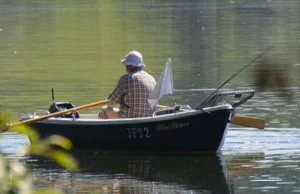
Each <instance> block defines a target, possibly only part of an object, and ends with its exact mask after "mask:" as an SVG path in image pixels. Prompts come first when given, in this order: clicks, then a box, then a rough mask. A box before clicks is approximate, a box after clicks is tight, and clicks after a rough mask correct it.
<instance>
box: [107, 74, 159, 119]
mask: <svg viewBox="0 0 300 194" xmlns="http://www.w3.org/2000/svg"><path fill="white" fill-rule="evenodd" d="M155 85H156V81H155V79H154V78H153V77H152V76H151V75H149V74H148V73H147V72H145V71H143V70H140V71H134V72H130V73H128V74H125V75H123V76H122V77H121V78H120V80H119V82H118V84H117V86H116V87H115V89H114V90H113V91H112V93H110V94H109V96H108V98H107V100H108V104H109V105H115V104H120V114H121V116H123V117H125V118H134V117H146V116H151V114H152V112H153V111H152V110H151V108H150V105H149V102H148V98H149V95H150V94H151V92H152V91H153V89H154V87H155Z"/></svg>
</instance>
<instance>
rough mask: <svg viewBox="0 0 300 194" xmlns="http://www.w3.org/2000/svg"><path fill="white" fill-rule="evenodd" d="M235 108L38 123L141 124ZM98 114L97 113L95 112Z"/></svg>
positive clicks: (56, 120) (215, 107) (224, 105)
mask: <svg viewBox="0 0 300 194" xmlns="http://www.w3.org/2000/svg"><path fill="white" fill-rule="evenodd" d="M226 109H231V110H233V109H234V108H233V107H232V106H231V105H230V104H223V105H218V106H213V107H207V108H203V109H200V110H194V109H193V110H187V111H183V112H175V113H170V114H164V115H158V116H150V117H141V118H121V119H98V118H92V119H91V118H55V117H52V118H49V119H46V120H42V121H39V122H37V123H45V124H69V125H122V124H139V123H151V122H160V121H168V120H174V119H178V118H184V117H189V116H194V115H198V114H203V113H205V112H210V111H217V110H226ZM95 115H96V114H95Z"/></svg>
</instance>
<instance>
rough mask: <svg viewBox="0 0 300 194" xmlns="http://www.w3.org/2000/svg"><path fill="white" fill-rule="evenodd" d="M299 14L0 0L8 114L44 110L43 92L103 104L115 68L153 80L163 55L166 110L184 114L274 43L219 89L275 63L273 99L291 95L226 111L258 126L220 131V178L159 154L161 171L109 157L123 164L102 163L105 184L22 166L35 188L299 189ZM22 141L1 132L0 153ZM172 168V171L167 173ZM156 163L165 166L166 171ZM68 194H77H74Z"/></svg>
mask: <svg viewBox="0 0 300 194" xmlns="http://www.w3.org/2000/svg"><path fill="white" fill-rule="evenodd" d="M299 8H300V2H299V1H298V0H285V1H283V0H264V1H262V0H252V1H247V0H237V1H230V0H210V1H208V0H188V1H178V0H166V1H143V0H139V1H124V0H123V1H122V0H114V1H104V0H101V1H100V0H99V1H95V0H90V1H75V0H69V1H59V0H56V1H45V0H42V1H41V0H40V1H38V0H27V1H20V0H17V1H6V0H4V1H0V68H1V73H0V99H1V101H0V105H1V106H4V107H6V108H8V109H9V110H11V111H12V112H13V114H14V115H15V116H16V117H18V116H19V114H20V113H24V112H29V111H34V110H36V109H48V107H49V105H50V104H51V102H52V98H51V89H52V88H54V89H55V100H56V101H71V102H72V103H73V104H74V105H75V106H80V105H84V104H88V103H92V102H96V101H100V100H104V99H105V98H106V97H107V95H108V94H109V92H110V91H111V90H112V89H113V88H114V86H115V84H116V82H117V81H118V79H119V78H120V77H121V76H122V75H123V74H124V73H125V69H124V67H123V66H122V64H121V63H120V59H122V58H123V57H124V56H125V54H126V53H127V52H128V51H130V50H138V51H140V52H141V53H142V54H143V56H144V62H145V63H146V65H147V66H146V70H147V71H148V72H150V73H151V74H152V75H153V76H154V77H155V78H156V79H158V77H159V75H160V73H161V72H162V71H163V69H164V66H165V63H166V61H167V60H168V58H171V60H172V64H173V77H174V87H175V93H174V96H175V98H176V102H177V103H178V104H189V105H191V106H192V107H194V106H196V105H197V104H199V103H200V102H201V100H203V99H204V98H205V97H206V96H207V95H208V94H210V93H211V92H212V91H213V90H214V89H216V88H218V87H219V86H220V85H221V84H222V83H224V82H225V81H226V80H227V79H228V78H230V77H231V76H232V75H233V74H235V73H236V72H238V71H239V70H240V69H242V68H243V67H244V66H245V65H247V64H249V63H250V62H251V61H252V60H254V59H255V58H256V57H258V56H259V55H260V54H262V53H263V52H265V51H266V50H267V49H268V48H270V46H273V45H275V47H274V48H273V49H272V50H270V51H269V52H268V53H266V54H265V55H264V56H263V57H262V58H260V59H258V60H257V61H255V62H253V63H252V64H250V65H249V67H248V68H246V69H245V70H243V71H242V72H240V73H239V74H238V75H237V76H236V77H235V78H234V79H232V80H230V82H228V83H227V84H226V85H225V86H224V87H222V89H226V90H234V89H250V88H253V87H254V86H255V85H254V83H255V80H254V74H253V73H254V71H255V69H256V68H257V66H258V65H259V63H258V62H259V61H260V60H261V59H264V58H265V57H268V58H272V59H274V60H276V59H277V58H278V59H280V60H283V61H284V65H285V67H287V68H288V69H289V72H290V74H289V75H288V76H289V77H290V78H291V80H292V82H291V84H290V85H289V86H287V87H285V88H284V90H285V91H286V92H287V93H293V94H294V98H293V99H292V100H286V99H284V98H282V97H280V95H278V91H277V90H276V89H272V88H271V89H269V90H266V91H263V92H257V93H256V95H255V96H254V97H253V98H252V99H250V100H249V101H248V102H247V103H245V104H244V105H242V106H241V107H239V108H238V109H237V113H239V114H245V115H254V116H258V117H262V118H265V120H266V126H267V130H266V131H263V132H259V131H255V130H250V132H249V130H243V129H238V130H237V131H235V130H236V129H234V128H231V129H230V131H229V134H228V137H227V140H226V142H225V145H224V148H223V152H224V155H225V156H226V157H225V168H227V169H228V173H229V175H228V176H227V177H226V173H225V174H223V171H222V173H221V171H220V170H219V171H212V172H211V173H212V174H211V176H210V174H209V173H203V174H199V173H198V172H199V171H197V170H194V169H193V168H197V169H198V170H201V169H202V170H205V169H206V168H203V167H204V166H205V165H203V164H202V163H201V164H198V163H197V162H196V163H195V161H197V160H200V159H199V157H198V156H192V157H189V158H186V157H184V156H176V157H175V158H174V157H169V156H164V157H162V158H158V159H159V160H158V161H159V162H160V164H161V165H159V164H157V161H156V160H155V159H156V156H152V155H150V156H145V157H144V156H143V157H142V158H140V156H134V157H133V159H132V158H129V159H128V158H127V156H124V157H120V158H118V160H115V158H114V157H112V158H109V161H108V163H110V162H111V163H113V162H116V161H118V162H120V163H124V162H125V163H124V164H123V165H125V166H124V168H123V169H120V168H118V165H117V164H116V165H115V166H113V168H114V169H113V171H114V173H113V175H111V174H109V175H108V174H105V173H106V171H107V170H108V169H107V168H104V172H105V173H104V172H103V171H99V172H95V171H93V170H91V171H89V170H87V171H86V172H83V173H82V174H70V173H67V172H65V171H63V170H57V171H56V172H57V174H56V175H54V174H53V172H52V170H51V169H52V168H55V167H54V166H53V165H52V164H50V167H49V166H48V164H47V165H46V167H44V166H43V164H40V163H41V162H43V161H40V160H37V161H35V160H33V161H31V162H32V163H33V166H36V169H34V170H35V172H36V177H37V178H38V180H39V181H43V180H45V179H46V182H47V181H48V182H50V183H51V182H52V183H53V180H59V184H60V186H62V187H66V188H71V190H68V193H75V190H76V188H81V187H80V186H82V181H83V182H84V187H83V188H86V190H90V191H91V192H94V193H97V192H98V193H99V192H100V193H101V192H102V191H103V190H101V189H102V186H103V185H104V184H107V185H109V184H110V183H111V182H116V183H118V184H120V185H121V187H124V188H125V189H124V192H123V193H126V192H127V193H130V191H129V189H131V191H132V190H134V191H136V192H137V191H138V190H140V191H141V193H142V191H143V192H144V193H149V192H150V191H151V192H152V193H155V192H156V191H157V192H156V193H159V191H160V192H162V191H165V192H169V193H174V192H175V191H177V192H178V193H205V192H206V193H207V192H208V193H209V192H210V193H222V191H224V192H223V193H253V192H255V193H259V192H260V193H291V192H299V187H298V186H297V184H298V182H299V180H298V178H297V177H299V172H298V170H299V167H298V165H299V164H298V163H299V156H298V154H297V153H299V145H300V144H299V130H298V128H300V123H299V100H298V99H299V94H300V93H299V78H298V77H299V73H300V72H299V70H300V69H299V64H300V62H299V60H300V55H299V53H300V52H299V51H300V48H299V45H300V44H299V43H300V33H299V31H300V19H299V18H300V17H299V16H300V12H299ZM161 103H162V104H166V105H169V104H170V105H171V104H172V100H171V98H170V96H167V97H164V98H163V99H162V101H161ZM97 110H98V108H95V109H91V110H87V111H88V112H95V111H97ZM294 128H295V129H294ZM7 141H8V143H7ZM23 144H24V143H23V140H22V141H21V140H19V136H16V135H14V134H9V135H7V136H4V140H3V139H1V146H0V147H1V148H2V149H8V150H10V149H12V148H14V149H15V148H16V147H19V146H20V145H23ZM253 152H254V154H253ZM249 153H250V154H249ZM256 153H258V156H257V154H256ZM95 155H97V154H95ZM240 155H242V157H241V156H240ZM89 156H91V158H93V157H92V156H94V154H90V155H89ZM135 157H138V158H140V159H135ZM243 157H245V158H243ZM96 158H97V157H96ZM153 158H154V159H153ZM100 159H101V160H100V161H101V162H102V163H101V164H103V162H104V164H106V162H107V161H106V160H104V161H102V158H101V157H100ZM174 160H175V162H174ZM205 160H211V157H210V156H208V158H207V157H205ZM214 161H219V160H216V158H215V159H214ZM113 164H115V163H113ZM172 164H175V165H174V166H176V164H177V165H178V166H179V167H178V168H177V167H176V168H173V169H172V168H171V167H172ZM94 165H96V164H95V163H93V162H92V163H89V164H88V165H87V166H86V167H87V168H88V169H89V168H91V169H93V166H94ZM184 165H186V166H184ZM199 165H200V166H201V167H199ZM116 166H117V167H116ZM165 166H170V169H169V171H168V170H166V169H165ZM217 166H220V168H221V167H222V166H223V163H222V162H220V164H219V165H217ZM99 167H101V166H100V165H99V166H97V165H96V168H99ZM120 167H122V166H120ZM187 167H191V168H187ZM45 169H48V170H45ZM238 169H241V171H239V170H238ZM247 169H248V170H247ZM184 172H186V174H184ZM120 173H124V174H122V175H120ZM153 174H154V175H153ZM137 175H138V176H137ZM152 175H153V176H152ZM212 176H216V177H219V179H218V182H219V183H220V184H222V187H218V188H221V191H220V190H218V189H216V187H214V184H213V183H211V182H210V178H211V177H212ZM141 177H142V178H141ZM274 177H275V178H274ZM116 179H117V180H118V181H115V180H116ZM145 179H146V180H145ZM103 180H104V181H103ZM120 180H121V181H120ZM205 180H208V182H209V183H208V182H206V181H205ZM64 181H65V182H64ZM72 181H73V182H72ZM203 181H204V182H203ZM225 183H227V184H225ZM76 184H77V185H76ZM224 184H225V185H224ZM70 185H71V186H70ZM96 186H99V187H100V186H101V188H98V187H96ZM72 189H73V190H72ZM155 189H156V190H155ZM80 192H81V193H84V189H82V190H80V189H77V193H80ZM151 192H150V193H151Z"/></svg>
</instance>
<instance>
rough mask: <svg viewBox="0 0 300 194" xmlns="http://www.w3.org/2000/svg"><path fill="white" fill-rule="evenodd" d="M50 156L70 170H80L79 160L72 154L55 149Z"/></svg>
mask: <svg viewBox="0 0 300 194" xmlns="http://www.w3.org/2000/svg"><path fill="white" fill-rule="evenodd" d="M49 157H50V158H52V159H54V160H55V161H56V162H57V163H58V164H59V165H60V166H61V167H63V168H65V169H67V170H70V171H78V170H79V164H78V162H77V160H76V159H75V158H74V157H73V156H72V155H70V154H68V153H66V152H63V151H60V150H55V151H52V152H51V154H50V155H49Z"/></svg>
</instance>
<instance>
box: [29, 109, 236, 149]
mask: <svg viewBox="0 0 300 194" xmlns="http://www.w3.org/2000/svg"><path fill="white" fill-rule="evenodd" d="M233 113H234V109H232V108H227V109H221V110H215V111H210V112H206V111H198V113H197V114H187V115H183V116H180V117H176V118H168V119H158V120H155V119H153V121H151V122H124V123H119V122H115V123H110V124H107V125H105V124H99V125H98V124H82V122H81V123H78V122H76V119H75V120H73V121H72V119H69V120H70V121H69V122H47V121H45V122H44V121H40V122H37V123H33V124H31V126H32V127H33V128H34V129H36V130H37V131H38V133H39V134H40V136H41V137H42V138H45V137H47V136H50V135H53V134H59V135H62V136H65V137H67V138H68V139H70V140H71V141H72V143H73V146H74V147H75V148H95V149H103V150H127V151H216V150H218V149H220V148H221V146H222V144H223V143H224V138H225V136H226V131H227V127H228V125H229V120H230V118H231V116H232V114H233Z"/></svg>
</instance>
